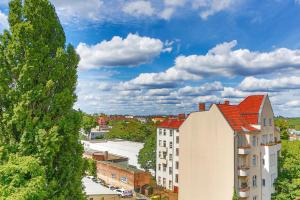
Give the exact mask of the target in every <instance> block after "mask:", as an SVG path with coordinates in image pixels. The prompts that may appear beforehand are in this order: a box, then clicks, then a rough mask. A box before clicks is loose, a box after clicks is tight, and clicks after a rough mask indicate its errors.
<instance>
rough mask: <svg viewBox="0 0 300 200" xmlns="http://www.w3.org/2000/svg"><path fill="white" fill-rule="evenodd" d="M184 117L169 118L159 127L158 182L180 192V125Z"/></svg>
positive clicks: (157, 150)
mask: <svg viewBox="0 0 300 200" xmlns="http://www.w3.org/2000/svg"><path fill="white" fill-rule="evenodd" d="M183 122H184V120H183V119H180V120H179V119H169V120H166V121H164V122H162V123H160V124H159V125H158V127H157V147H156V182H157V184H158V185H160V186H162V187H164V188H166V189H168V190H173V191H175V192H178V169H179V127H180V125H181V124H182V123H183Z"/></svg>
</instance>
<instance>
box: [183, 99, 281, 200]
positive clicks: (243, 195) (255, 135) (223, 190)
mask: <svg viewBox="0 0 300 200" xmlns="http://www.w3.org/2000/svg"><path fill="white" fill-rule="evenodd" d="M199 108H202V110H204V109H205V104H200V106H199ZM179 132H180V143H179V145H180V156H179V162H180V166H179V174H180V178H179V186H180V192H179V199H180V200H187V199H195V197H197V199H205V200H216V199H222V200H231V199H232V196H233V192H234V190H236V192H237V194H238V195H239V197H240V199H241V200H270V199H271V194H272V192H274V187H273V183H274V180H275V179H276V177H277V160H278V154H279V151H280V149H281V144H280V133H279V131H277V129H276V128H275V127H274V114H273V110H272V106H271V103H270V100H269V97H268V96H267V95H254V96H249V97H247V98H245V99H244V100H243V101H242V102H240V103H239V104H238V105H231V104H230V102H229V101H225V102H224V103H223V104H212V105H211V106H210V108H209V109H208V110H205V111H200V112H194V113H191V114H190V115H189V117H188V118H187V119H186V120H185V122H184V123H183V124H182V125H181V126H180V128H179Z"/></svg>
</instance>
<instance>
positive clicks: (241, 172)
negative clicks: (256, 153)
mask: <svg viewBox="0 0 300 200" xmlns="http://www.w3.org/2000/svg"><path fill="white" fill-rule="evenodd" d="M238 176H242V177H244V176H249V167H246V166H241V167H239V168H238Z"/></svg>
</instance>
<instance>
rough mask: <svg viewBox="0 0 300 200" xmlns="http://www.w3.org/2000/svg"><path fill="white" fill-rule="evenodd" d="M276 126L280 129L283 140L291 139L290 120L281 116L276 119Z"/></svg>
mask: <svg viewBox="0 0 300 200" xmlns="http://www.w3.org/2000/svg"><path fill="white" fill-rule="evenodd" d="M275 126H276V127H278V128H279V129H280V138H281V139H282V140H288V139H289V132H288V128H289V125H288V122H287V120H285V119H283V118H279V119H276V120H275Z"/></svg>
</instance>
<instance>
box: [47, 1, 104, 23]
mask: <svg viewBox="0 0 300 200" xmlns="http://www.w3.org/2000/svg"><path fill="white" fill-rule="evenodd" d="M51 2H52V3H53V5H54V6H55V8H56V11H57V13H58V16H59V17H60V19H61V20H62V21H63V22H64V23H70V22H72V23H73V22H74V21H78V20H91V21H99V20H100V19H101V9H102V5H103V1H101V0H88V1H82V0H63V1H62V0H51Z"/></svg>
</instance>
